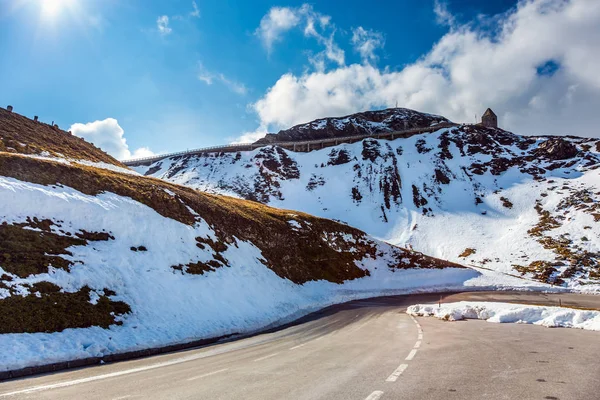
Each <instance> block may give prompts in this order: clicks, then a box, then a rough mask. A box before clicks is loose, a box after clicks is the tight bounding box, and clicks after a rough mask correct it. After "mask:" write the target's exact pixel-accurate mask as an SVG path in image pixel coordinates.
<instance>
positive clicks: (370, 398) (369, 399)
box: [365, 390, 383, 400]
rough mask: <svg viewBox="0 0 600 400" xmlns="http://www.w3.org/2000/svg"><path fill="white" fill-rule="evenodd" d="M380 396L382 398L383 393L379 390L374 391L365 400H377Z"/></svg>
mask: <svg viewBox="0 0 600 400" xmlns="http://www.w3.org/2000/svg"><path fill="white" fill-rule="evenodd" d="M381 396H383V392H382V391H381V390H376V391H374V392H373V393H371V394H370V395H369V396H368V397H367V398H366V399H365V400H378V399H379V398H380V397H381Z"/></svg>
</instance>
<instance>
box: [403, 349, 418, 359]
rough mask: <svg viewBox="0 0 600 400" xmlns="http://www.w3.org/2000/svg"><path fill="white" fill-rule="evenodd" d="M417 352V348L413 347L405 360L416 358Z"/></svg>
mask: <svg viewBox="0 0 600 400" xmlns="http://www.w3.org/2000/svg"><path fill="white" fill-rule="evenodd" d="M415 354H417V349H412V350H411V351H410V353H408V356H406V358H405V360H406V361H410V360H412V359H413V358H415Z"/></svg>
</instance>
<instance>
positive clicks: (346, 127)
mask: <svg viewBox="0 0 600 400" xmlns="http://www.w3.org/2000/svg"><path fill="white" fill-rule="evenodd" d="M441 122H449V121H448V120H447V119H446V118H444V117H441V116H439V115H433V114H426V113H421V112H418V111H414V110H409V109H406V108H388V109H386V110H379V111H366V112H361V113H357V114H352V115H347V116H345V117H339V118H322V119H317V120H315V121H312V122H309V123H306V124H301V125H296V126H294V127H292V128H290V129H285V130H282V131H279V133H277V134H268V135H267V136H265V137H264V138H262V139H260V140H258V141H257V142H256V143H261V144H264V143H276V142H290V141H302V140H317V139H326V138H335V137H344V136H354V135H373V134H377V133H382V132H393V131H402V130H407V129H413V128H426V127H429V126H431V125H434V124H437V123H441Z"/></svg>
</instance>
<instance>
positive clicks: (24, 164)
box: [0, 153, 458, 283]
mask: <svg viewBox="0 0 600 400" xmlns="http://www.w3.org/2000/svg"><path fill="white" fill-rule="evenodd" d="M0 175H4V176H8V177H13V178H16V179H19V180H22V181H28V182H33V183H38V184H42V185H54V184H62V185H65V186H69V187H72V188H74V189H76V190H79V191H81V192H83V193H86V194H89V195H96V194H99V193H101V192H112V193H116V194H118V195H121V196H127V197H131V198H133V199H134V200H136V201H138V202H140V203H143V204H145V205H147V206H149V207H151V208H153V209H154V210H156V211H157V212H158V213H159V214H161V215H163V216H165V217H168V218H173V219H175V220H177V221H180V222H182V223H185V224H189V225H191V224H194V223H195V222H196V217H195V216H194V215H193V213H192V212H190V210H189V209H188V208H187V207H186V206H189V207H190V208H191V209H192V210H194V211H195V212H196V213H197V214H198V215H200V216H201V218H202V219H204V220H205V221H206V222H207V223H208V224H209V225H210V226H212V228H213V229H214V230H215V232H216V233H217V237H218V239H219V242H220V244H221V245H222V244H228V245H235V238H238V239H241V240H244V241H250V242H252V243H253V244H254V245H256V246H257V247H258V248H259V249H260V250H261V251H262V254H263V257H264V258H265V264H266V265H267V266H268V267H269V268H270V269H272V270H273V271H274V272H275V273H276V274H277V275H279V276H280V277H282V278H287V279H290V280H292V281H293V282H295V283H304V282H307V281H311V280H319V279H325V280H328V281H331V282H338V283H341V282H343V281H345V280H349V279H355V278H360V277H363V276H365V275H366V274H367V273H368V271H365V270H362V269H361V268H359V267H357V266H356V265H355V261H357V260H361V259H363V258H364V257H365V256H371V257H375V256H376V255H377V252H378V249H377V248H376V246H375V243H374V242H372V240H370V239H369V238H368V237H367V236H366V235H365V234H364V233H363V232H361V231H359V230H358V229H355V228H352V227H349V226H347V225H343V224H339V223H337V222H334V221H331V220H327V219H322V218H317V217H314V216H311V215H308V214H304V213H300V212H296V211H287V210H280V209H276V208H271V207H268V206H264V205H262V204H259V203H255V202H251V201H247V200H239V199H234V198H230V197H226V196H216V195H209V194H206V193H202V192H197V191H195V190H193V189H190V188H187V187H183V186H178V185H174V184H170V183H167V182H164V181H161V180H158V179H154V178H146V177H140V176H134V175H128V174H121V173H117V172H113V171H108V170H103V169H98V168H93V167H87V166H82V165H64V164H61V163H56V162H51V161H47V160H39V159H32V158H28V157H23V156H19V155H15V154H8V153H0ZM164 189H168V190H169V191H171V192H173V193H175V194H176V196H171V195H169V194H168V193H167V192H165V190H164ZM291 219H295V220H296V221H298V222H299V223H300V224H301V225H302V226H303V227H304V229H301V230H299V231H296V230H293V229H292V228H291V226H290V225H289V222H288V221H289V220H291ZM343 234H349V235H351V236H352V237H354V238H355V239H356V240H357V241H358V243H357V244H351V243H348V242H346V241H344V240H342V238H341V235H343ZM326 235H327V240H324V238H325V236H326ZM117 240H118V238H117ZM211 247H212V246H211ZM352 247H354V248H355V249H357V251H355V252H350V251H349V250H350V248H352ZM216 252H217V253H218V250H216ZM397 252H398V254H397V257H395V258H396V260H397V262H394V264H393V265H390V267H393V268H411V267H414V266H421V267H424V268H441V267H445V266H458V265H456V264H451V263H448V262H445V261H442V260H436V259H433V258H430V257H426V256H423V255H421V254H419V253H413V252H408V251H407V250H403V249H399V248H397ZM402 257H407V258H409V259H411V261H414V262H415V264H413V263H412V262H411V263H407V264H403V263H402V262H401V261H400V260H401V258H402Z"/></svg>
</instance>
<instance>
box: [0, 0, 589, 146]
mask: <svg viewBox="0 0 600 400" xmlns="http://www.w3.org/2000/svg"><path fill="white" fill-rule="evenodd" d="M557 2H558V1H557V0H554V1H553V0H538V1H527V2H522V4H520V5H519V7H517V2H516V1H502V0H497V1H491V0H490V1H485V2H484V1H476V0H471V1H470V0H454V1H446V2H438V1H436V2H434V1H433V0H432V1H429V0H405V1H390V2H382V1H378V2H373V4H376V5H371V6H365V3H364V1H357V0H350V1H322V2H319V3H310V4H305V3H303V2H272V1H264V0H259V1H231V0H229V1H218V2H215V1H203V0H196V1H195V2H193V1H192V0H169V1H167V0H162V1H159V0H151V1H149V0H143V1H142V0H1V1H0V54H2V57H1V58H0V104H2V106H4V107H5V106H6V105H7V104H12V105H13V106H14V107H15V111H17V112H19V113H21V114H24V115H27V116H33V115H39V116H40V118H41V119H42V120H44V121H48V122H50V121H52V120H54V121H56V122H57V123H58V124H59V125H60V126H61V127H63V128H68V127H70V126H71V125H72V124H75V123H81V124H86V123H90V122H93V121H105V120H106V119H114V120H116V124H115V123H113V124H111V125H110V126H108V125H107V126H100V125H95V126H87V128H86V129H83V128H82V129H81V131H80V133H78V134H80V135H81V136H84V137H86V138H87V139H89V140H93V141H95V143H96V144H99V145H101V147H105V148H106V149H107V150H109V151H110V150H111V144H110V143H107V144H106V145H103V143H104V141H105V140H112V139H114V138H115V135H116V136H118V137H116V140H117V141H119V143H117V144H116V145H115V146H116V147H115V149H114V150H112V151H111V152H112V153H113V154H117V155H119V156H123V155H124V154H125V155H127V156H129V155H131V153H134V151H135V149H138V148H142V147H143V148H147V149H150V150H151V151H153V152H170V151H178V150H184V149H187V148H194V147H203V146H211V145H217V144H224V143H227V142H229V141H231V140H235V139H236V138H238V140H249V139H255V138H256V137H258V136H260V134H261V133H264V131H266V130H268V131H277V130H279V129H281V128H285V127H287V126H289V125H291V124H293V123H299V122H303V121H307V120H310V119H313V118H315V117H322V116H330V115H334V114H344V113H349V112H355V111H360V110H361V109H364V108H380V107H385V106H391V105H393V104H394V103H395V101H398V103H399V105H400V106H407V107H410V108H416V109H422V111H428V112H435V113H439V114H444V115H447V116H449V117H451V118H458V119H466V118H467V117H466V116H468V118H471V119H472V118H474V114H476V113H477V112H482V111H483V109H481V110H480V108H481V107H483V106H485V105H496V106H497V107H504V108H506V109H508V111H507V112H506V113H503V110H502V109H499V116H500V119H501V123H502V121H503V120H504V122H505V123H506V124H508V125H509V126H510V127H511V128H521V127H522V128H523V129H527V127H528V125H527V123H520V122H519V121H520V120H523V121H527V119H528V118H531V117H532V114H526V115H519V114H518V112H519V111H520V110H521V109H522V106H519V107H518V109H516V110H515V111H511V110H509V109H510V107H507V106H506V105H507V104H512V103H519V104H521V103H523V102H525V103H526V104H528V106H529V107H531V109H532V110H533V111H535V104H534V105H533V106H531V102H532V101H534V103H535V97H536V96H542V97H541V100H539V102H542V100H546V99H550V102H555V103H556V104H559V100H560V98H563V97H564V96H565V95H567V94H568V93H567V92H568V90H569V89H568V88H569V87H575V89H573V91H575V92H577V91H581V90H583V89H580V86H573V85H581V84H582V82H579V81H577V79H575V80H574V79H573V78H572V77H571V80H570V81H568V78H569V76H571V75H578V74H577V73H575V74H573V73H570V72H572V71H569V66H570V65H571V64H569V62H566V61H565V59H566V57H568V56H566V55H565V54H564V53H567V52H568V50H567V49H568V48H569V45H570V43H565V45H564V48H565V49H564V50H561V49H560V48H559V49H558V51H555V50H556V49H552V48H550V49H546V48H540V47H541V45H540V44H539V43H537V44H536V42H535V41H534V39H532V38H530V37H529V36H528V32H524V33H523V38H522V40H523V42H524V44H525V46H531V47H532V49H533V50H532V49H529V52H530V53H531V52H534V53H537V52H539V53H543V54H540V56H539V57H538V58H536V59H533V60H529V62H528V63H527V68H525V67H523V69H522V70H517V71H514V74H512V75H508V74H507V76H506V79H508V80H510V81H511V82H509V83H508V84H507V85H506V86H507V87H506V88H504V87H499V88H492V89H494V90H495V91H500V92H502V91H505V90H508V91H510V92H511V93H510V95H509V96H505V97H506V98H498V96H497V95H495V94H493V93H491V94H489V95H488V94H485V93H484V94H477V93H475V94H473V93H474V92H477V90H476V88H470V89H469V90H466V92H465V93H464V94H463V96H458V95H457V94H456V93H457V92H458V93H459V94H461V93H462V92H460V91H462V90H465V89H464V88H463V86H465V85H464V83H463V80H464V79H462V78H461V77H460V71H467V70H468V68H467V67H464V68H462V70H461V69H460V68H459V67H457V66H456V65H457V64H460V59H459V58H458V57H457V56H456V54H457V53H461V54H462V53H465V54H466V55H469V54H470V55H471V56H472V55H473V54H474V53H476V52H479V54H483V56H482V57H488V58H489V61H490V63H492V64H494V63H496V61H495V60H496V58H498V59H499V60H504V58H506V59H507V60H506V61H503V62H506V63H507V65H511V66H512V65H513V64H515V62H514V61H513V62H510V56H509V55H510V54H511V51H513V50H511V48H508V47H509V46H510V45H511V42H512V41H514V38H513V40H512V41H511V40H508V39H507V38H506V34H504V35H498V31H499V30H502V29H505V30H506V29H511V28H507V26H509V25H510V24H511V23H512V24H515V21H517V22H516V23H517V24H518V23H519V21H520V19H519V18H522V19H525V18H531V17H532V16H533V17H534V18H537V19H539V23H540V24H542V25H543V24H548V23H549V22H550V21H546V22H544V20H543V19H544V18H546V15H547V14H548V11H547V10H544V9H543V7H549V4H550V5H552V4H553V3H557ZM578 2H579V3H589V4H592V3H593V2H589V1H586V0H579V1H578ZM530 3H531V4H530ZM575 3H577V1H575ZM528 6H529V7H530V8H533V10H530V11H527V7H528ZM534 6H535V7H534ZM536 7H537V8H536ZM526 12H529V14H526ZM551 12H554V13H556V16H555V17H556V18H563V19H566V21H564V23H565V24H567V25H568V24H570V25H569V27H570V26H571V25H573V26H574V27H573V28H572V29H573V30H575V31H577V29H579V28H577V26H578V25H577V23H579V24H580V25H581V21H579V22H578V21H571V20H569V18H572V17H568V16H564V15H562V14H563V13H566V11H564V10H560V9H558V8H556V9H551ZM520 13H521V14H524V15H520ZM571 14H572V13H571ZM592 14H593V10H592ZM511 18H512V22H511ZM581 18H589V16H582V17H581ZM311 22H312V23H314V31H310V30H309V29H307V28H308V27H309V26H310V24H311ZM594 22H596V26H597V25H598V24H597V22H598V21H594V20H592V21H591V22H589V21H588V25H589V24H590V23H594ZM528 23H529V22H528ZM583 25H584V26H583V27H582V28H581V29H582V30H583V29H586V27H587V25H585V23H584V24H583ZM592 25H593V24H592ZM525 28H526V27H525ZM525 28H524V29H525ZM589 29H593V26H592V27H590V28H589ZM525 30H526V29H525ZM594 32H595V31H594ZM514 34H516V33H513V35H514ZM575 34H579V32H575ZM584 34H585V35H589V32H581V35H584ZM481 37H484V38H485V39H486V40H483V39H482V38H481ZM353 39H354V40H353ZM479 45H481V46H487V47H486V48H484V50H481V49H479V47H477V46H479ZM590 45H594V43H591V44H590ZM361 46H362V47H361ZM467 46H471V48H469V49H467ZM500 46H504V47H502V48H501V47H500ZM550 47H551V46H550ZM557 47H559V46H557ZM436 48H437V50H436ZM361 49H362V53H361ZM486 49H487V50H490V49H491V52H490V53H489V54H487V55H486V51H487V50H486ZM436 51H437V52H438V53H440V52H443V51H445V52H446V53H444V54H443V55H440V54H436ZM501 52H504V53H502V54H499V53H501ZM555 53H556V54H555ZM503 54H506V57H504V56H503ZM340 55H341V59H340ZM453 57H454V58H453ZM425 59H427V60H426V61H424V60H425ZM438 64H439V65H438ZM472 64H473V63H469V64H467V63H466V62H465V65H472ZM517 64H518V63H517ZM548 65H550V66H551V68H547V67H544V66H548ZM573 65H574V64H573ZM411 66H415V67H419V68H421V67H425V66H426V67H427V68H428V71H430V72H431V71H435V73H436V74H438V73H439V76H433V77H432V75H431V74H429V75H427V74H422V73H420V72H419V71H417V72H414V76H413V77H412V78H411V76H410V73H412V72H411V71H412V70H413V69H416V68H411ZM440 66H441V67H440ZM459 66H460V65H459ZM498 68H501V66H500V67H498ZM503 71H506V68H501V69H500V70H499V72H498V73H497V74H496V75H499V74H501V73H503ZM530 71H533V76H529V75H531V73H530ZM535 71H539V72H538V73H536V72H535ZM563 71H564V74H563ZM579 72H581V73H579V75H583V76H584V78H579V79H586V77H587V75H590V74H589V73H587V75H586V71H579ZM472 75H473V80H472V82H471V83H470V84H471V85H473V86H475V85H477V84H478V82H477V80H476V78H477V76H476V75H478V72H477V71H476V72H473V73H472ZM527 76H529V77H528V78H527ZM523 77H525V78H524V81H523V79H522V78H523ZM482 78H483V77H482ZM559 78H560V82H559ZM587 78H589V77H587ZM361 79H365V82H370V83H365V85H366V86H360V87H350V86H351V85H352V82H349V80H352V81H357V80H361ZM439 79H446V80H447V83H448V84H450V85H451V86H450V87H449V88H444V87H442V86H440V84H438V83H435V82H436V80H439ZM544 79H545V80H546V81H544ZM591 79H592V86H593V83H594V82H595V81H594V79H596V78H595V77H591ZM467 80H468V79H467ZM513 80H514V82H512V81H513ZM555 81H556V82H555ZM372 82H375V83H372ZM431 82H434V83H431ZM523 82H525V83H523ZM413 84H418V85H419V87H418V88H416V89H413V90H412V91H410V93H407V92H406V90H407V89H405V88H406V87H408V86H410V85H413ZM549 84H556V86H557V88H556V90H554V92H560V93H554V92H552V93H547V92H548V90H547V88H546V86H544V85H549ZM583 84H585V85H586V86H590V84H589V82H583ZM394 85H401V86H402V87H401V88H400V86H399V88H398V89H397V93H398V94H397V95H385V93H389V92H390V91H394V90H395V88H396V86H394ZM430 85H433V86H434V89H431V91H432V93H427V90H428V89H427V88H428V87H429V86H430ZM523 85H524V87H525V88H527V90H525V89H523V90H519V86H523ZM466 86H468V84H467V85H466ZM321 87H323V88H325V89H323V90H326V91H327V93H328V94H327V96H331V94H332V93H336V92H337V93H341V94H340V95H339V96H338V97H336V98H332V97H325V98H321V97H319V94H318V93H317V92H319V90H320V88H321ZM536 87H537V89H536ZM515 88H516V89H515ZM446 89H447V90H446ZM492 89H490V90H492ZM450 90H453V91H452V92H449V91H450ZM594 94H595V92H592V93H586V94H585V95H586V96H591V95H594ZM559 95H560V96H559ZM394 96H396V97H397V98H394ZM427 96H428V97H427ZM440 96H456V98H457V99H456V103H452V102H449V101H448V102H446V103H443V104H440V103H439V97H440ZM552 96H554V97H552ZM561 96H562V97H561ZM341 97H344V98H341ZM423 97H427V99H425V100H421V98H423ZM463 97H464V98H465V99H466V98H469V97H473V98H474V99H475V100H473V99H471V100H464V99H463ZM523 97H527V98H526V99H524V98H523ZM354 98H361V99H368V100H360V101H358V100H357V101H354V100H352V99H354ZM290 99H291V100H290ZM294 99H296V100H297V101H294ZM436 99H438V100H436ZM532 99H533V100H532ZM463 103H464V104H463ZM453 104H457V105H456V106H455V105H453ZM280 107H285V109H281V108H280ZM533 111H532V112H533ZM511 112H512V114H511ZM471 115H473V117H471ZM554 126H556V125H554ZM115 127H117V128H118V129H121V130H120V131H119V130H118V129H117V132H116V133H115V131H114V128H115ZM78 132H79V131H78ZM549 133H550V132H549ZM552 133H557V132H552ZM569 133H573V132H569ZM577 133H582V132H577ZM244 134H246V135H245V136H243V135H244ZM102 135H103V136H106V137H101V136H102ZM241 136H243V137H242V139H239V138H240V137H241ZM123 138H126V140H127V145H126V146H128V148H129V150H127V151H128V152H129V153H123V152H122V151H121V150H123V143H124V142H123V141H122V139H123ZM119 146H120V147H119ZM146 153H147V151H142V152H138V153H136V154H137V155H140V154H146Z"/></svg>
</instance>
